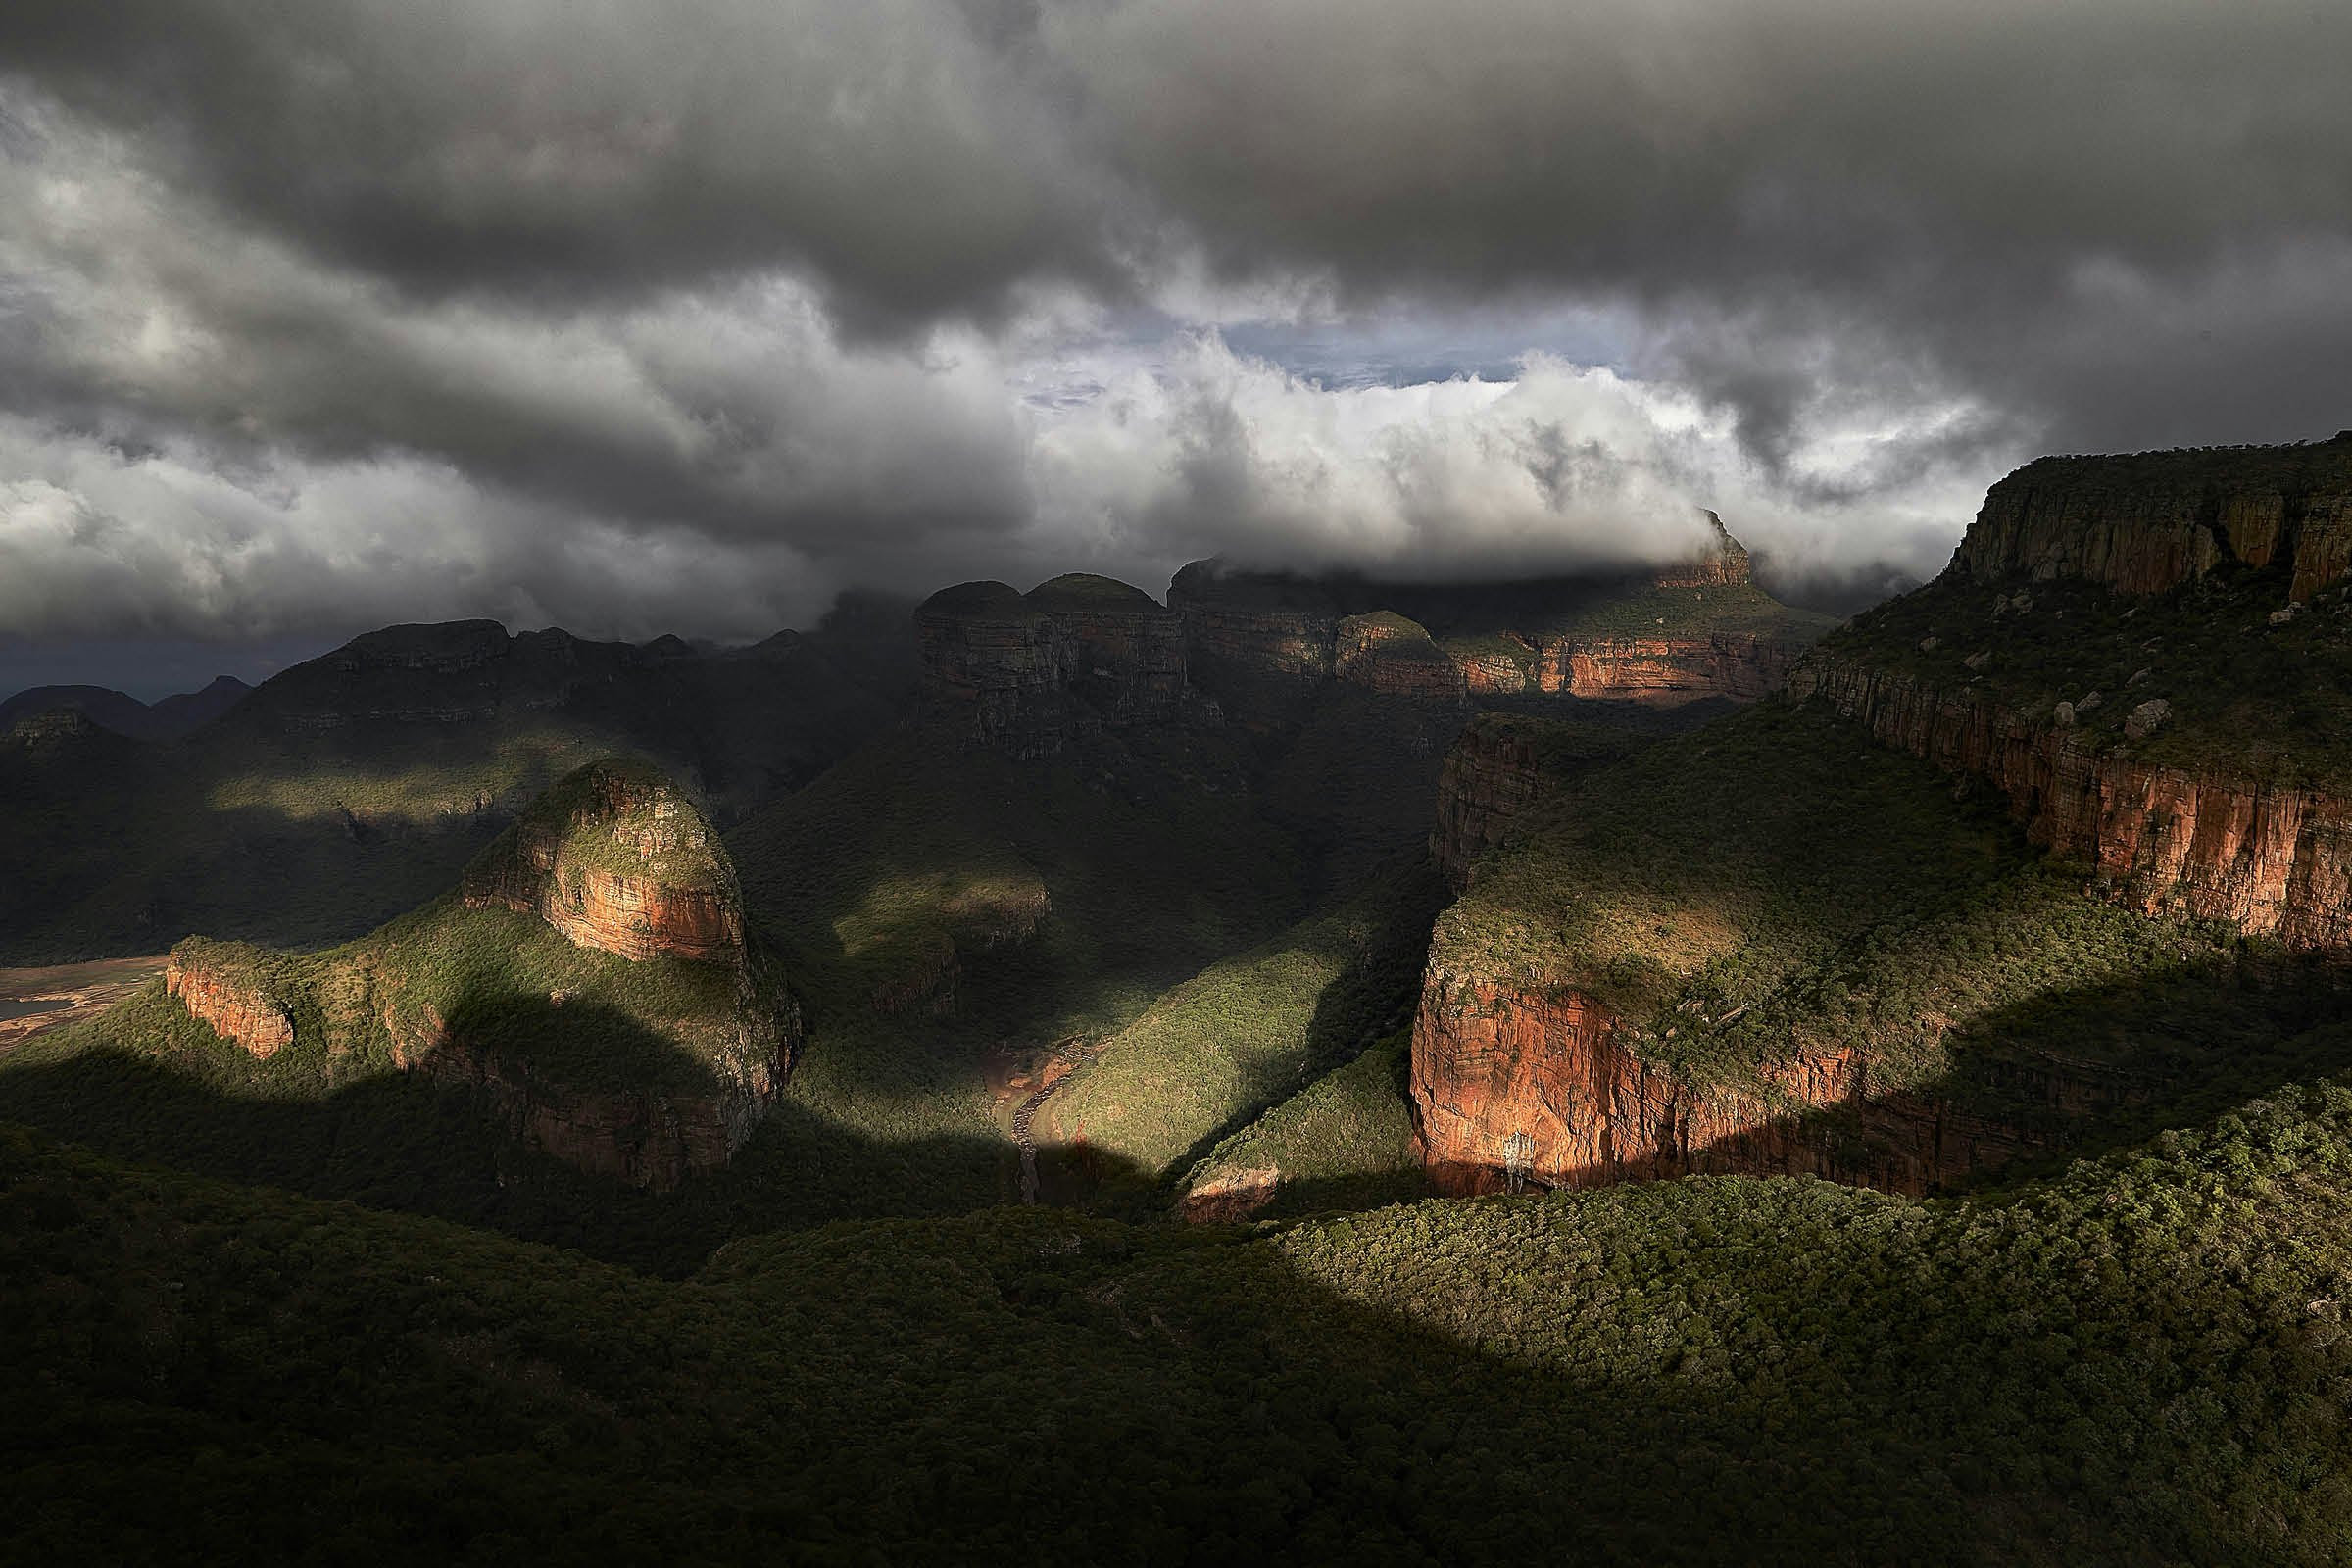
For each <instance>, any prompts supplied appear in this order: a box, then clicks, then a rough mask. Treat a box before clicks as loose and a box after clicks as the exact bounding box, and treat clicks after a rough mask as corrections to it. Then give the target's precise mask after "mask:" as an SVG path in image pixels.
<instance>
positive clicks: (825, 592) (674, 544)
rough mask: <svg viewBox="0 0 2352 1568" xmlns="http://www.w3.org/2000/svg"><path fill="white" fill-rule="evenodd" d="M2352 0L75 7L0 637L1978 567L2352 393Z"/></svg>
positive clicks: (227, 0) (46, 40)
mask: <svg viewBox="0 0 2352 1568" xmlns="http://www.w3.org/2000/svg"><path fill="white" fill-rule="evenodd" d="M2345 58H2352V12H2347V11H2346V9H2345V8H2343V7H2341V6H2338V5H2333V4H2320V3H2292V0H2254V3H2249V4H2245V5H2240V6H2235V7H2230V8H2214V7H2210V6H2191V5H2187V4H2146V3H2137V0H2134V3H2131V4H2125V3H2123V0H2090V3H2085V4H2079V5H2073V6H2069V7H2065V8H2060V9H2052V8H2050V7H2048V6H2046V5H2043V4H2032V5H2028V4H2025V3H2023V0H1991V3H1988V4H1984V5H1972V6H1967V7H1927V6H1894V7H1887V6H1879V5H1863V4H1861V3H1859V0H1761V3H1757V4H1749V5H1740V6H1732V5H1728V4H1697V3H1691V0H1682V3H1669V4H1664V5H1660V4H1656V3H1642V4H1634V3H1631V0H1602V3H1600V4H1597V5H1592V6H1580V7H1575V8H1568V7H1560V6H1556V5H1549V4H1538V3H1534V0H1497V3H1495V4H1492V5H1484V6H1479V7H1473V8H1468V9H1464V8H1461V7H1456V6H1441V5H1438V4H1435V3H1433V0H1348V3H1345V4H1343V3H1341V0H1249V3H1244V0H1185V3H1177V0H1034V3H1030V0H1021V3H1015V0H966V3H961V4H956V3H951V0H880V3H876V4H873V5H864V6H857V7H842V6H835V5H825V4H817V3H814V0H809V3H791V0H764V3H758V4H754V3H748V0H743V3H738V0H724V3H719V0H711V3H700V4H692V5H686V6H682V7H664V8H653V7H645V6H639V5H631V4H623V3H620V0H604V3H587V4H582V3H565V4H561V5H559V4H556V3H554V0H514V3H508V4H501V5H498V6H488V5H483V6H472V7H434V8H428V7H417V6H412V5H405V4H394V3H390V0H382V3H361V0H304V3H299V4H298V3H294V0H276V3H261V4H256V3H253V0H135V3H133V4H131V5H128V6H119V7H106V8H94V7H87V6H76V5H70V4H64V3H51V0H21V3H19V4H17V5H13V6H10V7H7V8H5V10H4V11H0V63H4V64H0V636H13V637H17V638H20V639H23V638H31V639H44V638H48V639H55V638H68V637H74V636H125V635H138V636H156V637H176V638H216V639H222V640H254V639H267V638H273V637H282V636H285V635H288V634H296V633H304V632H310V631H319V632H322V633H323V632H327V631H336V630H349V629H356V628H358V627H360V626H364V625H367V624H371V623H376V622H380V621H383V620H389V619H405V618H428V617H438V616H444V615H460V614H493V615H498V616H501V617H502V618H506V619H509V620H510V621H516V622H534V623H536V622H545V621H559V622H562V623H564V624H567V625H571V626H574V627H575V628H576V629H580V630H583V631H588V632H595V633H602V634H608V635H624V636H643V635H651V634H653V633H654V632H657V631H663V630H678V631H683V632H686V633H689V634H701V635H716V636H756V635H760V634H761V633H763V632H765V631H767V630H770V629H773V627H774V626H776V625H778V624H782V623H786V622H789V621H793V620H804V621H805V620H806V619H808V618H809V617H810V616H811V615H813V614H814V613H816V612H817V610H819V609H820V608H821V606H822V605H823V603H824V602H825V601H826V600H827V599H828V598H829V597H830V595H831V594H833V593H834V592H835V591H837V590H839V589H840V588H843V587H846V586H852V585H866V586H890V587H897V588H901V589H905V590H908V591H919V590H921V589H925V588H928V587H930V586H933V585H936V584H937V583H940V582H944V581H949V580H954V579H955V578H957V577H960V576H967V575H975V574H987V575H997V576H1010V577H1021V576H1024V575H1028V576H1038V577H1042V576H1045V575H1049V574H1051V573H1052V572H1054V571H1058V570H1063V569H1068V568H1071V567H1074V566H1086V567H1091V568H1093V569H1099V570H1106V571H1112V572H1115V573H1117V574H1120V575H1125V576H1129V577H1131V578H1133V579H1134V580H1137V581H1139V582H1142V583H1143V584H1144V585H1145V586H1147V587H1151V588H1157V587H1158V586H1159V585H1160V583H1161V582H1162V581H1164V576H1165V574H1166V572H1167V571H1168V570H1170V569H1172V568H1173V566H1174V565H1176V564H1181V562H1182V561H1184V560H1186V559H1188V558H1190V557H1194V556H1198V555H1201V554H1207V553H1211V552H1218V553H1223V554H1228V555H1233V556H1237V557H1240V558H1243V559H1249V560H1255V561H1262V562H1266V563H1270V564H1350V565H1357V566H1362V567H1365V568H1367V569H1372V570H1376V571H1390V572H1397V573H1414V574H1442V575H1452V576H1463V575H1479V574H1495V573H1509V572H1515V571H1522V570H1539V569H1554V568H1557V567H1560V566H1563V565H1570V564H1584V563H1592V562H1613V561H1621V560H1628V559H1655V558H1658V557H1662V556H1666V555H1671V554H1674V553H1676V552H1677V551H1679V550H1681V549H1683V548H1687V546H1688V544H1689V542H1690V540H1691V517H1692V515H1694V511H1695V509H1696V508H1698V507H1701V506H1705V507H1712V508H1714V509H1715V510H1717V511H1719V512H1721V513H1722V514H1723V515H1724V516H1725V518H1726V520H1727V521H1728V522H1729V523H1730V524H1731V525H1732V526H1733V528H1734V530H1735V531H1737V532H1739V533H1740V534H1741V536H1742V537H1743V538H1746V539H1747V540H1748V542H1749V543H1750V544H1751V545H1755V546H1757V547H1759V548H1760V549H1762V550H1765V551H1767V552H1769V553H1771V554H1772V555H1773V556H1774V557H1775V558H1776V559H1778V560H1780V561H1782V562H1783V563H1785V564H1789V566H1790V567H1791V568H1792V569H1797V570H1811V571H1821V572H1838V571H1842V570H1850V569H1857V568H1863V567H1868V566H1871V565H1872V564H1887V565H1889V566H1891V567H1894V568H1897V569H1902V570H1908V571H1912V572H1917V573H1924V572H1928V571H1932V570H1934V569H1935V568H1936V565H1937V564H1940V561H1941V559H1942V557H1943V556H1944V555H1945V554H1946V553H1948V551H1949V549H1950V546H1951V544H1952V542H1953V540H1954V539H1955V538H1956V537H1957V534H1958V532H1959V530H1960V529H1961V527H1963V526H1964V525H1965V523H1966V520H1967V518H1968V516H1969V515H1970V514H1971V513H1972V512H1973V510H1974V506H1975V503H1976V500H1977V499H1978V497H1979V496H1980V495H1981V493H1982V491H1983V488H1984V486H1985V484H1986V483H1988V482H1989V481H1990V480H1991V479H1992V478H1995V477H1997V476H1998V475H1999V474H2000V473H2001V472H2003V471H2005V470H2006V469H2007V468H2008V467H2010V466H2013V465H2014V464H2015V463H2017V462H2019V461H2022V460H2023V459H2025V458H2027V457H2030V456H2032V455H2034V453H2036V452H2038V451H2043V450H2112V449H2131V448H2138V447H2146V446H2154V445H2168V444H2175V443H2202V442H2222V441H2238V440H2266V439H2293V438H2298V437H2307V436H2324V435H2327V434H2330V433H2332V432H2333V431H2334V430H2335V429H2337V428H2339V427H2341V426H2343V425H2345V424H2348V423H2352V415H2348V414H2347V411H2352V312H2346V311H2345V310H2344V309H2343V307H2342V301H2343V300H2344V299H2345V298H2346V297H2348V294H2352V160H2347V159H2345V158H2344V157H2343V156H2342V153H2341V149H2342V148H2343V147H2345V146H2347V145H2352V95H2347V94H2345V93H2344V92H2343V91H2342V88H2341V82H2340V71H2339V69H2338V67H2337V64H2336V63H2337V62H2339V61H2341V60H2342V59H2345Z"/></svg>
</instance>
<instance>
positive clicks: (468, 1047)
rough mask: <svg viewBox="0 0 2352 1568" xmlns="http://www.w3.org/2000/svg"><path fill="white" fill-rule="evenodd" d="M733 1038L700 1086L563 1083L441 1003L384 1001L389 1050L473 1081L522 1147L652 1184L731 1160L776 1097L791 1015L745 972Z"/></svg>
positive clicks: (789, 1050)
mask: <svg viewBox="0 0 2352 1568" xmlns="http://www.w3.org/2000/svg"><path fill="white" fill-rule="evenodd" d="M744 993H745V994H744V996H743V998H742V1005H741V1007H740V1008H739V1014H740V1017H739V1028H740V1031H741V1035H742V1038H741V1039H740V1040H739V1041H738V1043H737V1045H738V1049H737V1050H736V1051H734V1052H732V1053H730V1057H729V1065H728V1066H727V1067H726V1068H725V1069H724V1070H722V1071H720V1072H718V1073H717V1074H716V1081H715V1082H714V1083H713V1084H712V1085H711V1086H710V1087H708V1088H702V1089H695V1090H672V1091H666V1092H664V1091H655V1090H647V1089H632V1088H625V1087H590V1086H579V1085H572V1084H566V1083H564V1082H562V1081H559V1080H557V1079H555V1078H553V1077H550V1076H549V1075H547V1074H545V1073H543V1072H539V1071H536V1070H534V1069H533V1068H532V1066H531V1065H530V1064H529V1063H528V1062H526V1061H522V1060H517V1059H515V1058H514V1057H512V1056H509V1055H501V1054H498V1053H495V1052H493V1051H491V1050H489V1049H488V1048H486V1047H485V1046H484V1045H483V1044H482V1043H481V1042H480V1041H478V1040H475V1039H473V1038H471V1037H470V1036H469V1035H468V1034H467V1033H466V1030H465V1029H464V1028H463V1027H454V1028H453V1027H452V1026H451V1025H450V1024H449V1023H448V1022H447V1021H446V1020H444V1019H443V1018H441V1016H440V1015H439V1014H438V1013H435V1012H431V1011H429V1010H422V1009H419V1010H418V1011H417V1012H415V1013H413V1014H411V1015H407V1016H402V1015H398V1014H396V1013H394V1012H391V1011H387V1013H386V1015H385V1017H384V1023H385V1026H386V1027H387V1028H388V1029H389V1030H391V1032H392V1038H393V1042H394V1046H393V1050H394V1060H395V1062H396V1063H397V1064H398V1065H399V1066H400V1067H401V1068H402V1069H403V1070H405V1071H411V1072H416V1073H417V1074H419V1075H421V1076H423V1077H426V1078H429V1079H432V1080H434V1081H435V1082H438V1083H445V1084H453V1085H463V1086H466V1087H469V1088H474V1089H478V1090H481V1091H483V1092H485V1093H486V1094H487V1096H488V1097H489V1099H490V1101H491V1102H492V1103H494V1104H496V1105H497V1106H498V1107H499V1109H500V1111H501V1112H502V1113H503V1114H504V1115H505V1117H506V1118H507V1121H508V1124H509V1127H510V1129H511V1131H512V1132H513V1133H514V1135H515V1137H516V1138H517V1139H518V1140H520V1141H521V1142H522V1143H523V1144H524V1145H526V1146H527V1147H529V1148H532V1149H535V1150H538V1151H539V1152H542V1153H545V1154H547V1155H549V1156H550V1157H552V1158H555V1159H559V1160H562V1161H563V1162H564V1164H567V1165H570V1166H572V1167H574V1168H575V1169H579V1170H584V1171H588V1172H590V1173H591V1174H594V1175H600V1176H610V1177H613V1178H615V1179H617V1180H619V1181H623V1182H627V1183H629V1184H630V1185H632V1186H637V1187H644V1188H647V1189H650V1190H652V1191H654V1192H669V1191H672V1190H674V1189H675V1188H677V1187H678V1186H679V1185H680V1184H681V1183H683V1182H684V1181H685V1180H686V1179H687V1177H689V1176H692V1175H695V1174H698V1173H700V1172H703V1171H709V1170H715V1169H718V1168H719V1167H720V1166H723V1165H725V1164H726V1163H727V1162H728V1160H730V1159H731V1158H733V1156H734V1154H735V1152H736V1151H737V1150H738V1149H740V1148H741V1147H742V1146H743V1143H744V1141H745V1140H746V1139H748V1138H749V1137H750V1136H751V1135H752V1132H753V1130H754V1129H755V1128H757V1127H758V1126H759V1124H760V1120H761V1119H762V1118H763V1117H764V1116H765V1115H766V1113H767V1111H768V1110H769V1108H770V1107H771V1106H772V1105H773V1103H774V1102H775V1098H776V1094H777V1091H778V1090H779V1089H780V1088H781V1087H782V1086H783V1081H784V1079H785V1077H786V1075H787V1074H788V1073H789V1072H790V1070H791V1066H792V1055H793V1049H794V1045H795V1042H796V1041H797V1038H798V1035H799V1014H798V1012H797V1010H795V1009H793V1008H792V1007H791V1006H790V1005H789V1003H788V1002H786V1003H785V1004H784V1005H783V1006H782V1007H781V1008H779V1007H778V1006H777V1005H776V1003H777V1000H778V995H771V994H768V993H766V992H765V991H764V990H763V989H761V988H755V987H754V986H753V985H752V983H751V980H750V977H749V976H748V975H747V976H746V977H745V982H744Z"/></svg>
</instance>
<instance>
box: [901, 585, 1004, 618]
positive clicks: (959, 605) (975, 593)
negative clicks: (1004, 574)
mask: <svg viewBox="0 0 2352 1568" xmlns="http://www.w3.org/2000/svg"><path fill="white" fill-rule="evenodd" d="M914 613H915V614H917V615H918V616H920V615H967V616H984V615H985V616H1007V617H1009V616H1018V615H1025V614H1030V613H1033V612H1032V611H1031V610H1030V608H1029V604H1028V601H1026V600H1024V599H1023V598H1022V597H1021V592H1020V590H1019V589H1017V588H1015V587H1013V585H1012V584H1010V583H1008V582H998V581H997V580H996V579H994V578H984V579H982V580H981V581H979V582H959V583H957V584H956V585H955V586H954V587H953V588H942V589H941V590H940V591H939V592H937V593H935V594H933V595H932V596H931V597H930V598H928V599H926V600H924V601H923V602H922V603H921V604H920V605H917V606H916V607H915V611H914Z"/></svg>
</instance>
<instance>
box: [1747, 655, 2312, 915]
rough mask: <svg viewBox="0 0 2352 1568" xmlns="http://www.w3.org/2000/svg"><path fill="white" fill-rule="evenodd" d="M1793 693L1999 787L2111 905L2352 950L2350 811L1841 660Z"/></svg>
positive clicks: (1809, 669) (1805, 678)
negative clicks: (2089, 871)
mask: <svg viewBox="0 0 2352 1568" xmlns="http://www.w3.org/2000/svg"><path fill="white" fill-rule="evenodd" d="M1789 695H1790V697H1791V698H1792V699H1794V700H1796V701H1798V702H1814V703H1823V704H1827V705H1828V706H1830V707H1831V708H1833V709H1835V710H1836V711H1838V713H1840V714H1842V715H1844V716H1845V717H1848V718H1851V719H1854V720H1855V721H1857V722H1859V723H1862V724H1864V725H1867V726H1868V727H1869V729H1870V731H1871V733H1872V734H1874V735H1876V736H1877V737H1878V738H1879V739H1880V740H1882V741H1884V742H1886V743H1887V745H1889V746H1895V747H1900V748H1901V749H1902V750H1904V751H1907V752H1909V753H1911V754H1912V755H1913V756H1914V757H1919V758H1924V759H1926V760H1928V761H1931V762H1933V763H1935V764H1936V766H1938V767H1942V768H1945V769H1947V770H1949V771H1953V772H1964V773H1968V774H1972V775H1974V776H1976V777H1979V778H1983V779H1985V780H1986V781H1987V782H1988V783H1990V784H1992V785H1993V786H1994V787H1995V788H1997V789H1998V790H2000V791H2001V793H2002V794H2003V795H2004V796H2006V797H2007V799H2008V802H2009V807H2010V810H2011V812H2012V814H2014V815H2015V816H2016V817H2017V818H2018V820H2020V821H2021V822H2023V823H2024V824H2025V825H2026V834H2027V837H2028V838H2029V839H2030V840H2032V841H2033V842H2034V844H2036V845H2039V846H2042V847H2044V848H2046V849H2048V850H2049V851H2051V852H2052V853H2053V854H2058V855H2065V856H2074V857H2079V858H2084V859H2088V860H2090V861H2091V862H2093V863H2094V864H2095V865H2096V866H2097V868H2098V882H2099V887H2100V889H2101V891H2103V892H2104V893H2105V894H2106V895H2107V896H2108V897H2110V898H2112V899H2114V900H2115V901H2116V902H2118V903H2120V904H2123V905H2125V906H2127V907H2131V908H2135V909H2138V910H2141V911H2142V912H2145V913H2149V914H2154V913H2159V912H2167V911H2178V912H2184V913H2188V914H2193V915H2199V916H2203V917H2205V918H2209V919H2221V920H2228V921H2230V922H2231V923H2233V924H2234V925H2236V926H2237V927H2238V928H2239V929H2240V930H2242V931H2246V932H2248V933H2253V934H2264V935H2271V936H2276V937H2278V938H2279V939H2280V940H2282V941H2284V942H2287V943H2289V944H2291V945H2293V946H2297V947H2305V948H2327V949H2341V948H2344V947H2347V946H2352V804H2347V803H2346V802H2343V801H2340V800H2336V799H2332V798H2330V797H2327V796H2324V795H2320V794H2317V793H2315V792H2313V791H2310V790H2306V789H2296V788H2285V787H2277V786H2272V785H2267V784H2264V783H2262V782H2260V781H2258V780H2255V779H2251V778H2247V777H2244V776H2241V775H2234V774H2230V773H2227V772H2198V773H2192V772H2186V771H2183V770H2181V769H2180V768H2175V767H2161V766H2156V765H2153V764H2150V763H2147V762H2143V761H2140V760H2137V759H2136V758H2134V757H2133V756H2132V755H2131V752H2130V750H2129V748H2114V749H2110V750H2105V751H2102V750H2100V749H2098V745H2097V743H2095V742H2094V741H2093V740H2092V739H2091V738H2090V737H2088V736H2086V735H2084V734H2083V733H2082V732H2081V731H2079V730H2074V729H2070V728H2067V727H2064V726H2061V725H2059V724H2058V723H2056V722H2055V721H2054V720H2052V719H2036V718H2032V717H2029V716H2027V715H2025V714H2021V713H2017V712H2013V711H2009V710H2007V709H2005V708H2002V707H2000V706H1998V705H1996V704H1993V703H1991V702H1988V701H1985V700H1983V699H1980V698H1977V697H1974V696H1972V695H1971V694H1970V693H1969V692H1968V691H1966V690H1965V689H1962V690H1957V691H1946V690H1939V689H1937V688H1936V687H1933V686H1927V685H1924V684H1922V683H1920V682H1918V681H1915V680H1911V679H1908V678H1905V677H1902V676H1897V675H1891V674H1885V673H1881V672H1879V671H1875V670H1873V669H1870V668H1868V667H1867V666H1864V665H1862V664H1859V663H1856V662H1852V661H1850V660H1845V659H1840V658H1838V657H1837V656H1835V655H1827V654H1824V655H1816V656H1815V657H1814V658H1812V659H1810V660H1808V661H1806V662H1805V663H1804V664H1803V665H1802V666H1801V667H1800V668H1799V669H1798V670H1797V671H1796V672H1795V674H1794V675H1792V676H1791V677H1790V679H1789Z"/></svg>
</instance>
